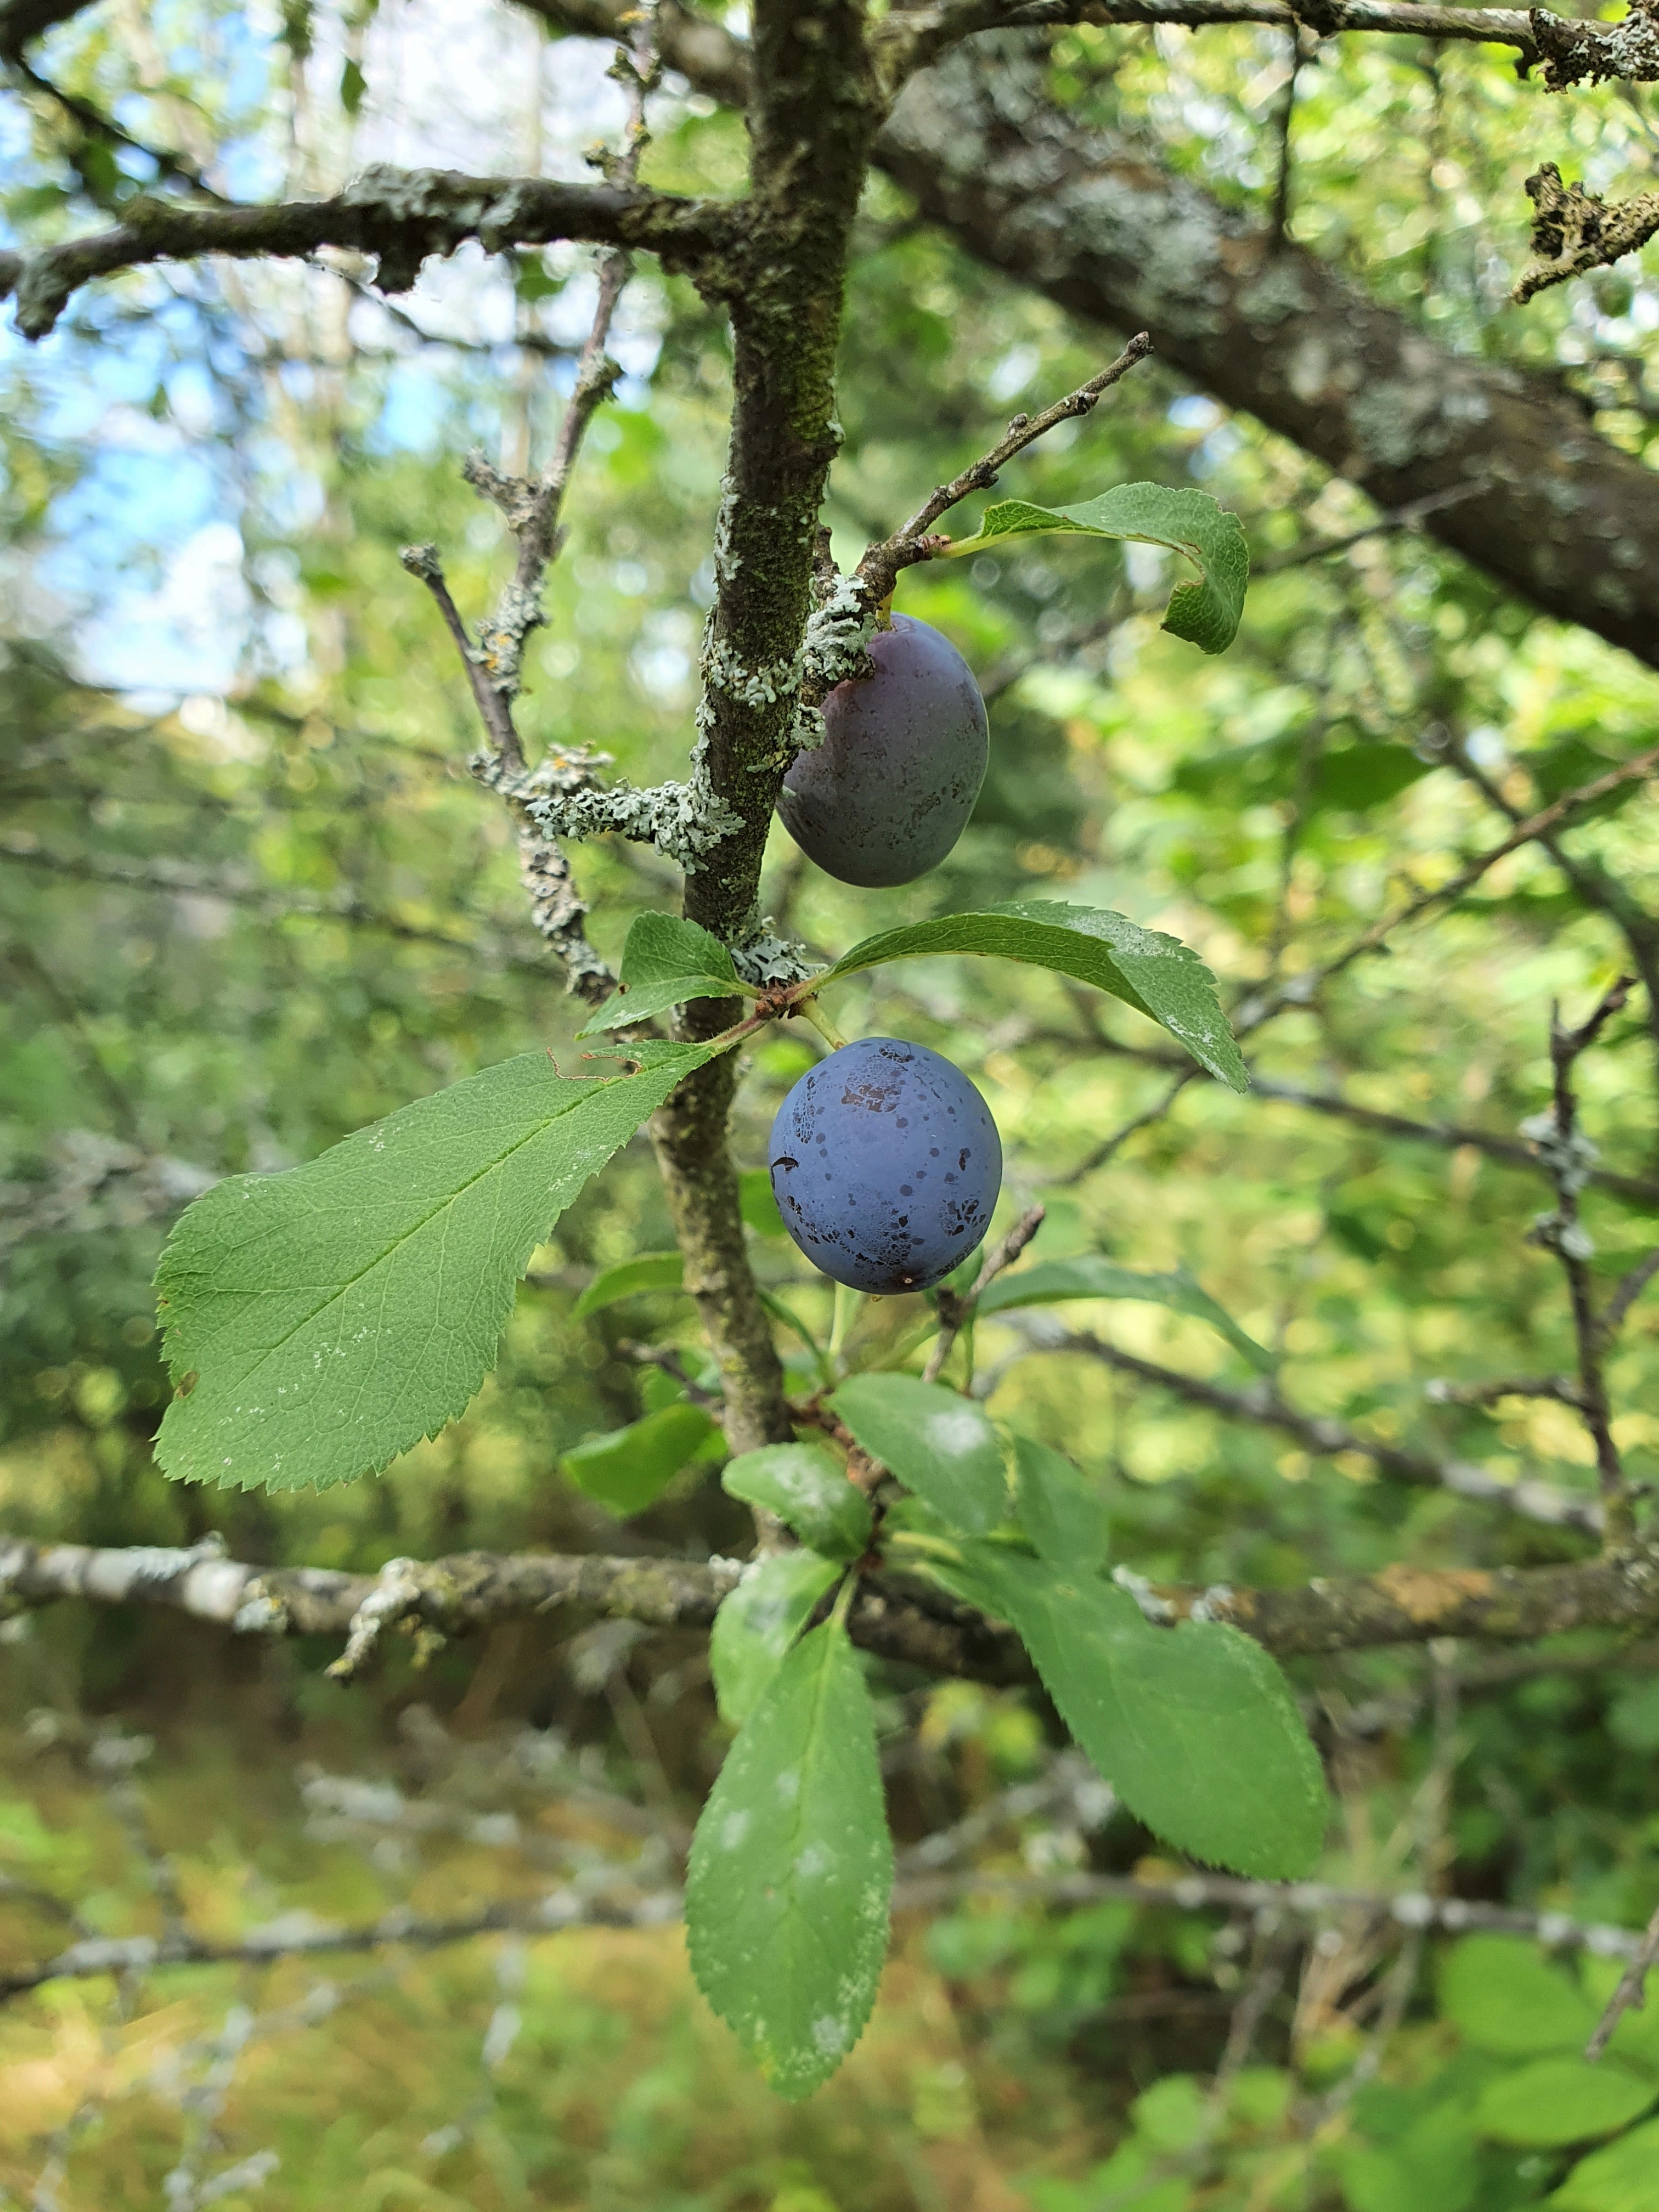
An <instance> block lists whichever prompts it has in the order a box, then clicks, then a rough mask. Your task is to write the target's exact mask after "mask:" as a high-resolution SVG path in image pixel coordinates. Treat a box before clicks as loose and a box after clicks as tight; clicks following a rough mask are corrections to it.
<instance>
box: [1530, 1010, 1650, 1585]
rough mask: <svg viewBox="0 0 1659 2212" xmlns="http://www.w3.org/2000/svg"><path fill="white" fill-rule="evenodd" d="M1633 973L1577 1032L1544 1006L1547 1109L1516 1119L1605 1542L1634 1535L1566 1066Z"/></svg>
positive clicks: (1584, 1146) (1585, 1143)
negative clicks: (1581, 1204) (1533, 1181)
mask: <svg viewBox="0 0 1659 2212" xmlns="http://www.w3.org/2000/svg"><path fill="white" fill-rule="evenodd" d="M1635 980H1636V979H1635V978H1634V976H1631V975H1621V976H1620V978H1619V980H1618V981H1617V982H1616V983H1614V984H1613V987H1612V988H1611V989H1610V990H1608V991H1607V992H1606V993H1605V994H1603V996H1602V999H1601V1003H1600V1005H1599V1006H1596V1007H1595V1010H1594V1012H1592V1013H1591V1014H1590V1015H1589V1018H1587V1019H1586V1020H1585V1021H1583V1022H1582V1023H1581V1024H1579V1026H1578V1027H1577V1029H1567V1028H1565V1027H1564V1026H1563V1025H1562V1022H1561V1018H1560V1013H1559V1009H1557V1008H1556V1007H1554V1006H1552V1007H1551V1009H1550V1063H1551V1066H1552V1067H1553V1070H1554V1097H1553V1103H1552V1104H1551V1107H1550V1109H1549V1111H1548V1112H1547V1113H1545V1114H1540V1115H1534V1118H1533V1119H1532V1120H1531V1121H1523V1122H1522V1125H1521V1133H1522V1136H1523V1137H1528V1138H1529V1139H1531V1140H1532V1142H1533V1144H1534V1146H1536V1147H1537V1150H1538V1155H1539V1158H1541V1160H1542V1161H1543V1163H1544V1164H1545V1166H1546V1168H1547V1170H1548V1171H1549V1174H1550V1178H1551V1180H1552V1181H1553V1183H1554V1185H1555V1206H1554V1209H1553V1212H1548V1213H1541V1214H1540V1215H1539V1217H1538V1218H1537V1219H1536V1221H1534V1224H1533V1225H1532V1228H1531V1230H1530V1231H1529V1232H1528V1243H1534V1244H1538V1245H1541V1246H1542V1247H1543V1249H1545V1250H1546V1251H1548V1252H1553V1253H1554V1254H1555V1255H1556V1257H1557V1258H1558V1259H1559V1261H1560V1262H1561V1266H1562V1268H1563V1270H1564V1272H1565V1275H1566V1278H1567V1292H1568V1297H1569V1298H1570V1300H1571V1306H1572V1327H1573V1335H1574V1337H1575V1339H1576V1340H1577V1346H1578V1411H1579V1413H1580V1415H1581V1416H1582V1418H1583V1423H1584V1425H1585V1427H1586V1428H1587V1429H1588V1430H1589V1434H1590V1438H1591V1441H1592V1442H1593V1443H1594V1444H1595V1465H1596V1470H1597V1474H1598V1475H1599V1477H1600V1480H1601V1510H1602V1515H1603V1517H1604V1520H1605V1522H1606V1531H1605V1533H1606V1538H1607V1543H1608V1544H1609V1546H1616V1545H1618V1544H1620V1543H1625V1542H1628V1541H1630V1540H1631V1538H1632V1537H1633V1536H1634V1534H1635V1533H1636V1521H1635V1514H1634V1510H1633V1508H1632V1502H1631V1494H1630V1486H1629V1484H1628V1483H1627V1482H1626V1479H1625V1469H1624V1463H1623V1462H1622V1461H1621V1460H1620V1455H1619V1447H1618V1445H1617V1444H1616V1443H1614V1442H1613V1428H1612V1418H1613V1417H1612V1411H1611V1408H1610V1407H1609V1405H1608V1403H1607V1383H1606V1380H1605V1377H1604V1376H1603V1374H1602V1369H1601V1354H1602V1350H1603V1347H1604V1344H1605V1341H1606V1338H1605V1331H1604V1328H1603V1325H1602V1321H1601V1316H1599V1315H1598V1314H1597V1312H1596V1310H1595V1285H1594V1282H1593V1279H1592V1277H1591V1274H1590V1269H1589V1262H1590V1258H1591V1255H1593V1254H1594V1252H1595V1245H1594V1244H1593V1243H1591V1241H1590V1237H1589V1231H1587V1230H1586V1229H1585V1228H1584V1226H1583V1222H1582V1221H1581V1220H1580V1218H1579V1214H1578V1194H1579V1192H1580V1191H1581V1190H1582V1189H1583V1187H1584V1183H1585V1181H1586V1171H1587V1170H1588V1169H1589V1167H1590V1165H1591V1164H1593V1162H1594V1160H1595V1146H1593V1145H1592V1144H1591V1143H1590V1141H1589V1138H1588V1137H1586V1136H1585V1135H1583V1133H1582V1131H1581V1130H1580V1129H1579V1127H1578V1102H1577V1097H1575V1095H1574V1091H1573V1087H1572V1075H1573V1069H1574V1067H1575V1066H1576V1065H1577V1060H1578V1058H1579V1055H1580V1054H1582V1053H1583V1052H1585V1051H1587V1050H1588V1049H1589V1047H1590V1046H1591V1045H1593V1044H1594V1043H1595V1040H1596V1038H1597V1037H1598V1036H1600V1035H1601V1031H1602V1030H1603V1029H1604V1028H1605V1027H1606V1026H1607V1023H1608V1022H1609V1021H1610V1020H1611V1019H1612V1018H1613V1016H1614V1015H1615V1014H1616V1013H1618V1012H1620V1011H1621V1010H1622V1009H1623V1007H1624V1006H1625V1004H1626V1000H1628V999H1629V997H1630V994H1631V992H1632V988H1633V987H1634V984H1635Z"/></svg>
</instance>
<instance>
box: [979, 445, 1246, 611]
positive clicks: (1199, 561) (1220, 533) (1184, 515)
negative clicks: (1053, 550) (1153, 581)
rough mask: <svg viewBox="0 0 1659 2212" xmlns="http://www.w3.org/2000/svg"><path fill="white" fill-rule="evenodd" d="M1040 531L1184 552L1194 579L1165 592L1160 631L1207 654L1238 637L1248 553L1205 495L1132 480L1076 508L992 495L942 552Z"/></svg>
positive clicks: (1236, 525) (1235, 523)
mask: <svg viewBox="0 0 1659 2212" xmlns="http://www.w3.org/2000/svg"><path fill="white" fill-rule="evenodd" d="M1046 530H1064V531H1080V532H1083V533H1084V534H1085V536H1087V537H1091V538H1133V539H1135V540H1136V541H1137V542H1138V543H1139V544H1143V545H1165V546H1168V547H1169V548H1170V550H1172V551H1174V552H1176V553H1183V554H1185V556H1187V558H1188V560H1189V561H1190V562H1192V564H1193V566H1194V568H1196V569H1197V570H1198V580H1197V581H1196V582H1193V581H1190V580H1189V581H1188V582H1186V583H1182V584H1177V585H1176V588H1175V590H1174V591H1173V592H1171V593H1170V605H1169V611H1168V612H1167V613H1166V614H1165V616H1164V629H1167V630H1173V631H1174V633H1175V635H1176V636H1177V637H1184V638H1187V639H1188V640H1189V641H1190V642H1191V643H1193V644H1194V645H1198V646H1202V647H1203V648H1204V650H1205V652H1206V653H1225V651H1226V649H1227V647H1229V646H1230V645H1231V643H1232V641H1233V639H1234V638H1235V637H1236V636H1237V633H1238V624H1239V618H1240V617H1241V616H1242V615H1243V611H1244V591H1245V586H1247V585H1248V584H1249V580H1250V550H1249V545H1248V544H1246V542H1245V538H1244V528H1243V524H1242V523H1241V522H1240V521H1239V519H1238V517H1237V515H1236V514H1230V513H1228V512H1227V510H1226V509H1225V507H1218V505H1217V504H1216V502H1215V501H1214V500H1212V498H1211V496H1210V495H1209V493H1208V492H1206V491H1194V490H1192V489H1182V490H1178V491H1177V490H1172V489H1170V487H1169V486H1168V485H1167V484H1154V483H1133V484H1118V485H1116V486H1115V487H1114V489H1112V490H1110V491H1105V492H1102V493H1101V494H1100V495H1099V497H1098V498H1097V499H1085V500H1082V501H1079V503H1078V504H1077V505H1076V506H1075V507H1034V506H1033V505H1032V504H1031V503H1030V501H1029V500H1023V499H1003V500H998V501H995V502H994V505H992V506H990V507H987V508H986V510H985V513H984V514H983V515H982V516H981V520H980V526H979V532H978V535H977V536H976V537H973V538H958V539H957V542H956V543H955V544H953V545H950V546H947V547H946V548H945V551H946V554H947V555H948V556H949V557H950V558H951V559H952V560H955V559H957V557H959V556H961V555H963V554H964V553H982V552H984V551H985V550H986V548H987V546H990V545H994V544H997V543H998V542H999V540H1000V539H1002V538H1023V537H1027V536H1030V535H1031V534H1033V533H1034V532H1039V531H1046Z"/></svg>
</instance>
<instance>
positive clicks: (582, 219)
mask: <svg viewBox="0 0 1659 2212" xmlns="http://www.w3.org/2000/svg"><path fill="white" fill-rule="evenodd" d="M743 228H744V215H743V211H742V210H741V209H740V208H736V207H731V206H726V205H722V204H719V203H716V202H713V201H707V200H692V199H684V198H681V197H677V196H676V195H674V194H672V193H669V192H656V191H647V190H645V189H644V187H643V186H641V185H631V184H598V185H574V184H562V183H557V182H554V181H550V180H549V179H544V178H541V177H469V176H464V175H461V174H459V173H456V172H454V171H450V170H442V169H392V168H386V167H377V168H372V169H366V170H365V171H364V172H363V173H362V175H361V176H359V177H356V178H354V179H352V181H351V182H350V183H349V185H346V187H345V189H344V190H343V191H340V192H337V193H336V194H334V196H333V197H331V198H329V199H321V200H290V201H286V202H282V203H278V204H271V205H266V206H248V207H222V206H214V207H188V206H182V205H180V204H179V203H178V202H177V201H173V200H161V199H155V198H139V199H136V200H132V201H130V202H129V203H128V204H127V208H126V211H125V216H124V218H123V220H122V221H121V222H118V223H117V224H116V225H115V226H114V227H113V228H111V229H108V230H102V231H96V232H94V233H93V234H91V235H90V236H88V237H86V238H75V239H70V240H66V241H65V242H64V244H62V245H59V246H44V247H42V248H40V250H39V251H38V252H33V253H7V254H0V299H3V298H4V297H6V296H7V295H8V294H15V297H16V301H17V327H18V329H19V330H20V331H21V332H22V333H23V335H24V337H29V338H40V337H45V336H46V333H47V332H48V331H50V330H51V329H52V326H53V325H54V324H55V323H56V322H57V320H58V317H59V315H61V314H62V313H63V311H64V307H66V306H67V305H68V304H69V301H70V299H72V298H73V296H74V295H75V294H76V291H77V290H78V289H80V288H81V286H82V285H83V284H87V283H91V282H92V281H93V280H94V278H96V277H100V276H112V275H114V274H115V273H116V272H117V271H118V270H126V269H137V268H141V267H143V266H144V265H145V264H149V263H152V262H156V261H184V260H193V259H200V258H205V257H207V256H210V255H215V254H218V255H225V256H228V257H230V258H233V259H236V260H243V261H246V260H252V259H270V258H291V257H295V256H303V255H306V254H310V253H315V252H318V251H319V249H320V248H322V247H324V246H333V247H337V248H342V249H344V250H346V251H349V252H359V253H368V254H373V255H374V256H375V257H376V258H377V260H378V262H379V264H380V274H379V277H378V280H377V281H378V282H379V283H380V289H382V290H383V291H387V292H406V291H407V290H408V289H410V286H411V285H412V284H413V283H414V282H415V279H416V276H417V275H418V273H419V270H420V267H421V264H422V261H424V260H425V259H426V258H428V256H429V255H431V254H446V253H453V252H454V251H455V249H456V248H457V247H458V246H460V245H461V244H462V243H463V242H464V241H465V240H468V239H472V238H476V239H477V240H479V241H480V242H481V243H482V244H483V246H485V247H486V248H487V249H488V250H489V252H500V251H501V250H502V249H503V248H504V247H507V246H544V245H548V244H550V242H551V241H553V240H556V239H585V240H590V241H592V243H594V244H597V245H601V246H620V247H623V248H635V249H641V250H643V251H647V252H653V253H655V254H658V255H659V256H660V258H662V260H663V262H664V263H665V265H666V266H668V267H669V268H672V269H690V270H696V269H698V268H700V267H702V266H703V265H705V264H708V263H709V262H711V261H719V260H721V259H722V258H724V257H725V256H726V254H727V253H728V252H730V251H731V250H732V246H733V243H734V241H735V240H736V239H737V237H738V235H739V234H740V233H741V231H742V229H743Z"/></svg>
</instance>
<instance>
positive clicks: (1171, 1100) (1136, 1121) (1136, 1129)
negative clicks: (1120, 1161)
mask: <svg viewBox="0 0 1659 2212" xmlns="http://www.w3.org/2000/svg"><path fill="white" fill-rule="evenodd" d="M1199 1073H1200V1070H1199V1069H1198V1068H1196V1067H1195V1066H1193V1065H1192V1064H1191V1063H1190V1062H1189V1063H1188V1065H1187V1066H1185V1067H1183V1068H1182V1070H1181V1072H1180V1073H1179V1074H1178V1075H1177V1076H1176V1079H1175V1081H1174V1082H1173V1083H1172V1084H1171V1085H1170V1087H1169V1089H1168V1090H1167V1091H1165V1092H1164V1096H1163V1097H1161V1098H1158V1099H1155V1100H1154V1101H1153V1103H1152V1105H1150V1106H1148V1107H1146V1108H1144V1109H1143V1110H1142V1111H1141V1112H1140V1113H1139V1114H1132V1115H1130V1117H1129V1119H1128V1120H1127V1121H1124V1122H1122V1123H1121V1124H1120V1125H1119V1127H1117V1128H1115V1129H1114V1130H1113V1131H1112V1133H1111V1134H1110V1136H1109V1137H1103V1138H1102V1139H1101V1140H1100V1142H1099V1144H1097V1146H1095V1148H1094V1150H1093V1151H1092V1152H1089V1153H1086V1154H1085V1157H1084V1158H1082V1159H1080V1160H1079V1162H1078V1164H1077V1165H1076V1166H1075V1167H1073V1168H1067V1169H1066V1172H1065V1174H1064V1175H1062V1176H1056V1177H1055V1181H1056V1182H1058V1183H1059V1184H1060V1188H1062V1189H1063V1188H1066V1185H1067V1184H1070V1183H1074V1182H1082V1181H1083V1179H1084V1177H1085V1176H1091V1175H1093V1174H1094V1172H1095V1171H1096V1170H1097V1168H1103V1167H1104V1166H1105V1164H1106V1163H1107V1161H1108V1160H1109V1159H1113V1158H1115V1157H1116V1155H1117V1154H1118V1153H1119V1152H1121V1151H1122V1149H1123V1147H1124V1146H1125V1145H1127V1143H1128V1141H1129V1139H1130V1138H1131V1137H1135V1136H1139V1133H1140V1132H1141V1131H1142V1130H1143V1129H1150V1128H1151V1127H1152V1125H1153V1123H1154V1122H1155V1121H1162V1120H1163V1119H1164V1115H1166V1114H1167V1113H1168V1112H1169V1110H1170V1108H1171V1107H1172V1106H1173V1105H1174V1104H1175V1103H1176V1099H1177V1098H1179V1097H1180V1096H1181V1094H1182V1091H1184V1090H1185V1089H1186V1088H1187V1085H1188V1084H1189V1083H1191V1082H1192V1081H1193V1080H1194V1078H1195V1077H1196V1076H1197V1075H1198V1074H1199Z"/></svg>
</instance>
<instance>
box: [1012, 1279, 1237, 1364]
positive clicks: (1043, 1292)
mask: <svg viewBox="0 0 1659 2212" xmlns="http://www.w3.org/2000/svg"><path fill="white" fill-rule="evenodd" d="M1068 1298H1139V1299H1143V1300H1145V1301H1146V1304H1149V1305H1158V1306H1167V1307H1168V1308H1169V1309H1170V1312H1171V1313H1179V1314H1189V1315H1191V1316H1193V1318H1194V1320H1197V1321H1206V1322H1209V1324H1210V1326H1211V1328H1214V1329H1218V1330H1219V1331H1220V1333H1221V1334H1222V1335H1223V1336H1225V1338H1226V1340H1227V1341H1228V1343H1229V1344H1231V1346H1232V1347H1233V1349H1234V1351H1235V1352H1243V1355H1244V1357H1245V1358H1246V1359H1248V1360H1249V1363H1250V1364H1251V1366H1252V1367H1255V1368H1256V1369H1258V1370H1260V1371H1261V1373H1262V1374H1264V1375H1270V1374H1271V1373H1272V1372H1273V1368H1274V1366H1275V1364H1277V1363H1276V1362H1275V1360H1274V1358H1273V1354H1272V1352H1268V1351H1267V1350H1266V1349H1265V1348H1264V1347H1263V1346H1261V1345H1259V1344H1258V1343H1257V1342H1256V1340H1255V1338H1254V1337H1253V1336H1246V1334H1244V1332H1243V1329H1242V1328H1240V1327H1239V1326H1238V1323H1237V1322H1236V1321H1235V1320H1234V1319H1233V1317H1232V1316H1231V1314H1230V1313H1228V1312H1227V1311H1226V1310H1225V1308H1224V1307H1221V1306H1218V1304H1216V1302H1215V1300H1214V1299H1213V1298H1212V1297H1211V1296H1210V1294H1209V1292H1208V1291H1206V1290H1205V1289H1204V1288H1203V1286H1202V1285H1200V1283H1198V1282H1197V1281H1196V1280H1195V1279H1194V1277H1193V1276H1191V1275H1189V1274H1188V1272H1187V1270H1186V1269H1185V1268H1184V1267H1176V1268H1175V1269H1173V1270H1172V1271H1171V1272H1170V1273H1168V1274H1141V1273H1137V1272H1136V1270H1135V1269H1134V1268H1133V1267H1119V1266H1118V1265H1117V1263H1116V1262H1115V1261H1112V1260H1108V1259H1106V1258H1104V1257H1103V1255H1101V1254H1100V1253H1097V1252H1082V1253H1079V1254H1078V1255H1076V1256H1075V1257H1074V1258H1072V1259H1068V1260H1041V1261H1038V1262H1037V1264H1036V1267H1024V1268H1022V1269H1020V1270H1019V1271H1018V1273H1015V1274H1012V1275H1000V1276H998V1278H997V1279H996V1280H995V1282H994V1283H992V1284H991V1285H989V1286H988V1287H987V1290H986V1291H984V1293H983V1295H982V1296H981V1298H980V1301H979V1312H980V1315H981V1318H983V1316H986V1315H987V1314H994V1313H1004V1312H1006V1311H1007V1310H1009V1309H1010V1308H1011V1307H1014V1306H1051V1305H1059V1304H1061V1303H1063V1302H1064V1301H1065V1300H1066V1299H1068Z"/></svg>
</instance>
